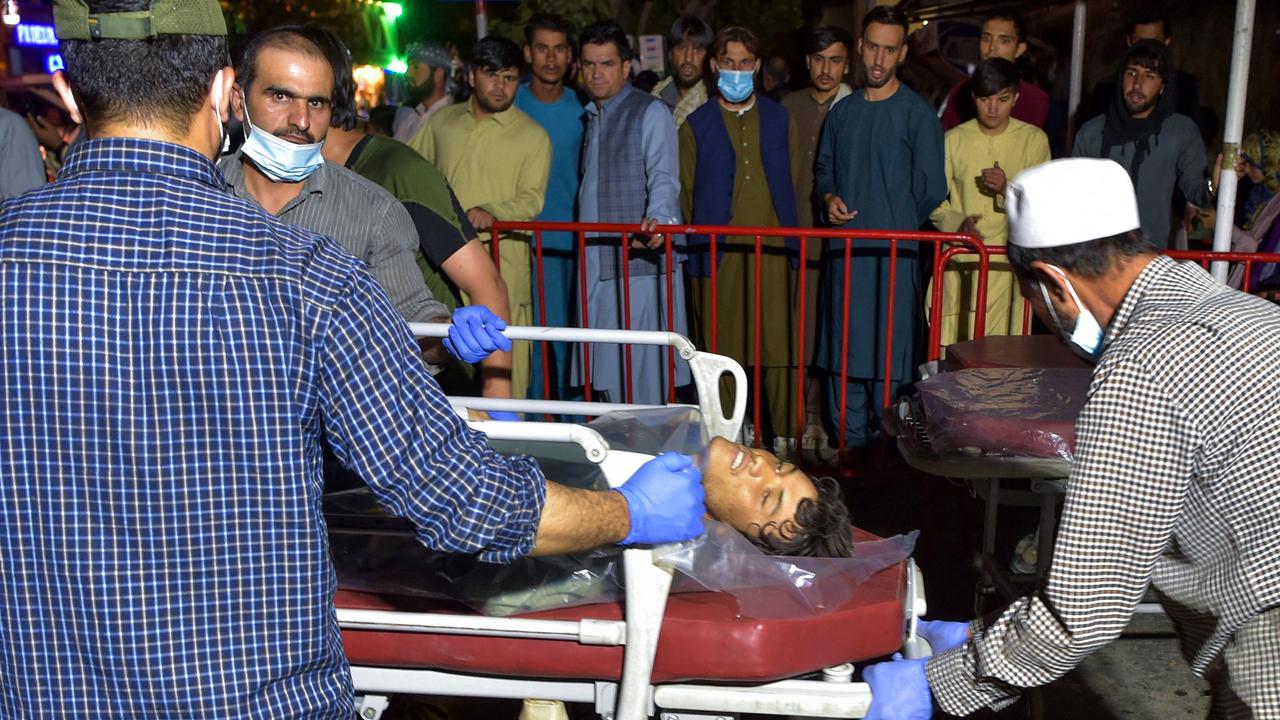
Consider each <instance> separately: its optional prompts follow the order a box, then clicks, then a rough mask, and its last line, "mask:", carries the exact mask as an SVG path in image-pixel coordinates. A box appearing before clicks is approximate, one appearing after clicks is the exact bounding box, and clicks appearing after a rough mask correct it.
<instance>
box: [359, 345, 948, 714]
mask: <svg viewBox="0 0 1280 720" xmlns="http://www.w3.org/2000/svg"><path fill="white" fill-rule="evenodd" d="M448 328H449V325H447V324H439V323H436V324H427V323H415V324H412V325H411V330H412V331H413V332H414V333H415V334H416V335H418V336H421V337H440V336H444V335H446V334H447V333H448ZM504 334H505V335H506V336H507V337H508V338H511V339H514V340H538V341H567V342H619V343H629V344H641V345H663V346H668V347H672V348H674V349H675V350H676V351H677V353H678V354H679V355H680V357H681V358H682V359H684V360H685V361H687V362H688V363H689V365H690V370H691V372H692V376H693V379H694V383H695V385H696V387H697V390H698V397H699V398H700V404H699V409H700V410H701V411H702V412H701V414H702V422H703V428H704V431H705V432H707V433H708V437H711V436H716V435H719V436H723V437H729V438H736V437H739V436H740V433H741V428H742V421H743V417H744V415H745V410H746V392H747V383H746V374H745V372H744V371H743V369H742V367H741V366H740V365H738V363H737V362H735V361H734V360H732V359H730V358H727V357H724V356H721V355H715V354H712V353H705V352H700V351H698V350H696V349H695V348H694V347H693V344H692V343H691V342H690V341H689V340H688V339H687V338H685V337H683V336H681V335H678V334H676V333H670V332H640V331H627V330H590V329H588V330H583V329H566V328H547V327H509V328H507V330H506V331H505V333H504ZM726 373H727V374H730V375H732V376H733V377H734V380H735V388H736V395H735V398H734V407H733V408H732V412H731V413H730V414H729V415H728V416H725V415H724V414H723V412H722V410H721V408H720V407H719V404H720V392H719V380H720V377H721V376H722V375H723V374H726ZM450 402H451V404H453V406H454V407H455V409H456V410H458V411H459V412H460V413H463V412H465V410H464V409H465V408H470V409H479V410H502V411H509V412H529V413H538V414H542V413H546V414H551V415H600V414H602V413H604V412H609V411H612V410H617V409H637V408H642V407H653V406H641V405H620V404H607V403H575V402H563V401H548V400H533V401H531V400H500V399H485V398H450ZM469 424H470V426H471V427H473V428H475V429H476V430H479V431H481V432H483V433H485V434H486V435H488V436H489V437H490V438H492V439H495V440H516V441H520V440H538V441H551V442H570V443H575V444H577V445H579V446H580V447H581V448H582V450H583V451H584V453H585V455H586V457H587V459H588V460H589V461H591V462H593V463H595V464H597V465H598V466H599V467H600V471H601V473H602V474H603V475H604V477H605V479H606V481H607V482H608V484H609V486H610V487H618V486H620V485H622V484H623V483H624V482H626V481H627V480H628V479H629V478H630V477H631V475H632V474H633V473H634V472H635V470H636V469H638V468H639V467H640V466H641V465H642V464H644V463H645V462H646V461H648V460H649V459H650V458H651V456H650V455H647V454H643V453H635V452H627V451H620V450H613V449H611V448H610V447H609V445H608V443H607V442H606V441H605V440H604V438H603V437H601V436H600V434H599V433H597V432H596V431H595V430H594V429H592V428H590V427H586V426H583V425H578V424H575V423H551V422H520V423H515V422H494V421H474V422H469ZM622 556H623V571H624V573H625V577H626V590H625V592H626V597H625V601H624V619H623V620H622V621H613V620H593V619H582V620H578V621H558V620H536V619H528V618H492V617H483V616H467V615H463V616H460V615H455V614H445V613H408V612H398V611H381V610H361V609H353V608H337V610H336V613H337V620H338V625H339V627H340V628H342V629H346V630H389V631H403V632H415V633H431V634H450V635H459V634H460V635H481V636H497V637H510V638H536V639H542V640H560V641H564V642H577V643H582V644H590V645H615V646H617V645H621V646H623V648H624V651H623V652H624V656H623V657H624V659H623V669H622V676H621V678H619V680H618V681H617V682H607V681H596V680H583V681H564V680H532V679H521V678H506V677H495V676H490V675H483V674H476V675H471V674H467V673H457V672H445V671H439V670H430V669H407V668H399V667H380V666H370V665H353V666H352V667H351V675H352V680H353V683H354V687H355V690H356V694H357V705H358V712H359V715H360V717H361V718H363V719H364V720H378V718H380V717H381V715H382V713H383V711H384V710H385V709H386V708H387V707H388V705H389V698H388V696H389V695H392V694H410V695H447V696H454V697H475V698H506V699H524V698H537V699H543V700H561V701H564V702H576V703H589V704H591V705H593V707H594V708H595V711H596V713H598V714H599V715H600V717H601V718H603V720H640V719H641V718H647V717H651V716H653V715H654V714H655V712H660V713H661V717H663V718H667V719H668V720H674V719H675V718H676V717H677V716H676V715H675V714H674V713H672V712H670V711H678V713H679V714H678V717H679V718H682V719H683V720H696V719H697V718H725V717H726V716H728V715H732V714H735V713H740V712H750V713H756V714H769V715H805V716H810V717H836V718H858V717H863V716H865V714H866V712H867V710H868V708H869V707H870V703H871V692H870V689H869V687H868V686H867V685H866V684H865V683H854V682H852V681H851V680H852V675H853V666H852V665H851V664H849V663H845V664H843V665H838V666H836V667H833V668H826V669H823V670H822V674H823V678H824V680H782V681H778V682H772V683H765V684H758V685H732V686H730V685H723V684H713V683H707V684H697V683H666V684H657V685H655V684H653V683H651V678H652V673H653V667H654V660H655V656H656V653H657V645H658V637H659V634H660V633H661V629H662V621H663V614H664V611H665V608H666V603H667V597H668V595H669V593H670V589H671V581H672V570H671V569H670V568H667V567H664V566H661V565H659V564H658V563H657V562H656V560H655V558H656V554H655V549H654V548H649V547H641V548H636V547H631V548H626V549H624V550H623V552H622ZM906 562H907V564H908V565H907V572H906V583H907V588H906V593H905V598H904V603H903V623H904V627H905V628H906V630H905V637H904V644H903V653H904V655H906V656H908V657H922V656H924V655H927V654H928V653H929V649H928V645H927V643H925V642H924V641H923V640H922V639H920V638H919V637H918V635H917V633H916V621H917V619H918V618H919V617H922V616H923V615H924V613H925V609H926V607H925V599H924V581H923V577H922V576H921V574H920V571H919V569H918V568H917V567H916V566H915V563H914V561H913V560H911V559H910V558H908V559H907V561H906ZM702 713H711V714H709V715H704V714H702Z"/></svg>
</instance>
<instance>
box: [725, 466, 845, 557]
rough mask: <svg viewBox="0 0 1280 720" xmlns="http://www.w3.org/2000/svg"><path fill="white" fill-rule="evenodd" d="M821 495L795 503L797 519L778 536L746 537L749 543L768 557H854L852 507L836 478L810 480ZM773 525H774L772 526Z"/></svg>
mask: <svg viewBox="0 0 1280 720" xmlns="http://www.w3.org/2000/svg"><path fill="white" fill-rule="evenodd" d="M810 479H811V480H812V481H813V486H814V488H816V489H817V491H818V497H816V498H804V499H803V500H801V501H800V502H798V503H796V514H795V517H794V518H793V519H791V520H789V521H787V522H785V523H783V525H782V526H781V527H777V528H773V529H774V530H775V531H776V532H765V530H768V529H769V528H763V529H762V530H761V532H759V533H758V534H751V533H747V539H749V540H750V541H751V542H752V544H754V545H755V546H756V547H758V548H760V550H761V551H762V552H765V553H767V554H769V555H798V556H805V557H844V558H847V557H853V530H852V528H851V526H850V525H849V506H848V505H846V504H845V501H844V493H842V492H841V491H840V484H839V483H837V482H836V480H835V478H831V477H815V478H810ZM770 525H772V523H770Z"/></svg>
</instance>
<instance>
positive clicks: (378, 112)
mask: <svg viewBox="0 0 1280 720" xmlns="http://www.w3.org/2000/svg"><path fill="white" fill-rule="evenodd" d="M397 110H399V108H397V107H396V106H395V105H379V106H377V107H373V108H369V124H370V125H372V126H373V128H374V129H376V130H377V131H378V132H380V133H382V134H383V135H386V136H387V137H391V135H392V131H393V130H394V129H395V122H396V111H397Z"/></svg>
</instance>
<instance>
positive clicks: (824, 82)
mask: <svg viewBox="0 0 1280 720" xmlns="http://www.w3.org/2000/svg"><path fill="white" fill-rule="evenodd" d="M804 64H805V66H806V67H808V68H809V84H810V85H812V86H813V89H814V90H817V91H818V92H831V91H832V90H835V89H836V86H838V85H839V84H840V82H841V81H842V80H844V76H845V75H846V74H847V73H848V72H849V48H847V47H845V46H844V43H842V42H838V43H831V45H829V46H827V49H826V50H819V51H818V52H816V53H810V54H809V55H807V56H805V59H804Z"/></svg>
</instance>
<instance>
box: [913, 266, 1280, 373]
mask: <svg viewBox="0 0 1280 720" xmlns="http://www.w3.org/2000/svg"><path fill="white" fill-rule="evenodd" d="M986 247H987V254H986V258H985V259H984V260H982V261H980V262H985V263H987V266H988V271H987V272H988V274H987V275H986V276H985V277H988V278H989V277H990V274H989V273H990V262H991V261H992V260H993V259H994V258H999V257H1003V256H1007V255H1008V254H1009V251H1008V248H1007V247H1005V246H1003V245H988V246H986ZM973 254H974V253H972V252H970V251H969V250H968V248H965V247H952V248H949V249H948V250H947V251H946V252H945V253H944V254H943V264H944V265H945V264H946V263H949V262H951V261H952V260H954V259H956V258H958V257H961V256H966V255H973ZM1163 254H1165V255H1168V256H1169V257H1171V258H1173V259H1174V260H1186V261H1190V262H1194V263H1196V264H1198V265H1200V267H1202V268H1204V269H1205V270H1206V271H1208V270H1210V267H1211V266H1212V265H1213V264H1214V263H1219V262H1222V263H1228V264H1229V266H1231V267H1232V268H1240V269H1241V270H1242V273H1241V286H1240V288H1239V289H1240V290H1241V291H1242V292H1253V268H1254V266H1255V265H1259V264H1268V263H1280V253H1259V252H1233V251H1222V252H1219V251H1215V250H1165V251H1164V253H1163ZM945 269H946V268H945V267H944V268H939V269H938V270H939V272H937V273H935V287H936V288H940V287H942V281H941V279H940V278H941V276H942V271H944V270H945ZM1233 277H1234V274H1233ZM941 295H942V293H941V292H936V291H935V293H934V298H933V300H934V302H933V307H932V308H931V310H932V311H934V312H938V311H940V309H941V307H940V305H939V299H940V298H941ZM1022 312H1023V322H1022V334H1023V335H1029V334H1031V330H1032V323H1031V316H1032V310H1031V303H1029V302H1027V300H1026V299H1025V298H1023V300H1022ZM936 320H937V318H936V317H934V316H931V325H930V348H931V353H932V352H933V350H932V348H938V349H939V350H940V343H939V342H938V340H939V338H938V332H939V323H938V322H937V321H936ZM979 337H981V336H979ZM934 357H935V355H932V354H931V356H930V359H933V358H934Z"/></svg>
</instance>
